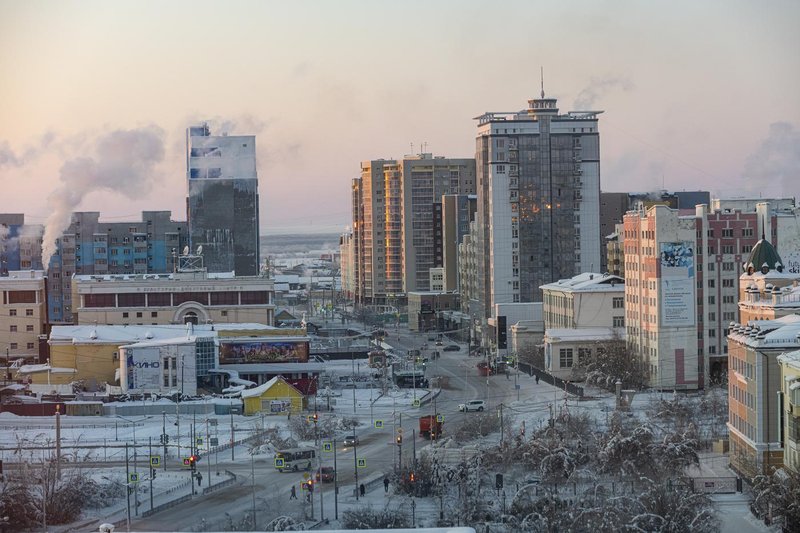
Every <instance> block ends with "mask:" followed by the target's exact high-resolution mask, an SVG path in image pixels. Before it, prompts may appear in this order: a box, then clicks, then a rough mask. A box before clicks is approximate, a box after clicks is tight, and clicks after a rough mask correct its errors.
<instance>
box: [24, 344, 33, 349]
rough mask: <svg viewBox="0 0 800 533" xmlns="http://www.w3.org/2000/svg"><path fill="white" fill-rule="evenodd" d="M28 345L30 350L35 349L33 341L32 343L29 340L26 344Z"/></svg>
mask: <svg viewBox="0 0 800 533" xmlns="http://www.w3.org/2000/svg"><path fill="white" fill-rule="evenodd" d="M26 347H27V348H28V350H33V343H32V342H29V343H28V344H27V345H26Z"/></svg>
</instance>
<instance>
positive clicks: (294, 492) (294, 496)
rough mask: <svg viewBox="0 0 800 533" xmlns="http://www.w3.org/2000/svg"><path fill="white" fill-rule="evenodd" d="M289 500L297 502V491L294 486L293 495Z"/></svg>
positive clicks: (290, 495)
mask: <svg viewBox="0 0 800 533" xmlns="http://www.w3.org/2000/svg"><path fill="white" fill-rule="evenodd" d="M289 499H290V500H296V499H297V489H295V488H294V485H292V492H291V494H289Z"/></svg>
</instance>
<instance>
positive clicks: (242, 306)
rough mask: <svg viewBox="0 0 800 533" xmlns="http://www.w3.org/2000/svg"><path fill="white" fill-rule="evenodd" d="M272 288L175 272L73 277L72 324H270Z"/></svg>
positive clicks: (258, 281)
mask: <svg viewBox="0 0 800 533" xmlns="http://www.w3.org/2000/svg"><path fill="white" fill-rule="evenodd" d="M274 293H275V291H274V283H273V281H272V280H271V279H269V278H266V277H260V276H249V277H239V276H234V275H233V274H232V273H228V274H225V273H206V272H176V273H173V274H141V275H129V276H126V275H116V276H96V275H95V276H75V277H74V279H73V297H72V299H73V301H74V303H75V309H74V314H75V321H76V323H77V324H131V325H148V324H149V325H159V324H184V323H186V322H191V323H194V324H207V323H213V324H219V323H234V322H248V323H257V324H267V325H272V324H273V323H274V314H275V303H274V298H275V297H274Z"/></svg>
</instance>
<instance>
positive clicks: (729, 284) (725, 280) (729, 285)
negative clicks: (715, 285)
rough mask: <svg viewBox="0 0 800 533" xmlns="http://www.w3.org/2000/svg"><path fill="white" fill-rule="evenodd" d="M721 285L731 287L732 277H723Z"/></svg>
mask: <svg viewBox="0 0 800 533" xmlns="http://www.w3.org/2000/svg"><path fill="white" fill-rule="evenodd" d="M722 286H723V287H733V280H732V279H723V280H722Z"/></svg>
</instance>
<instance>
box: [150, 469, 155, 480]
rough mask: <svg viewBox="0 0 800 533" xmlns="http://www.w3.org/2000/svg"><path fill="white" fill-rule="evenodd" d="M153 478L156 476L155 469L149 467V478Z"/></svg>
mask: <svg viewBox="0 0 800 533" xmlns="http://www.w3.org/2000/svg"><path fill="white" fill-rule="evenodd" d="M155 478H156V469H155V468H151V469H150V479H155Z"/></svg>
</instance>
